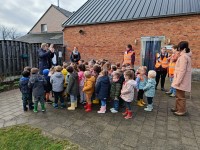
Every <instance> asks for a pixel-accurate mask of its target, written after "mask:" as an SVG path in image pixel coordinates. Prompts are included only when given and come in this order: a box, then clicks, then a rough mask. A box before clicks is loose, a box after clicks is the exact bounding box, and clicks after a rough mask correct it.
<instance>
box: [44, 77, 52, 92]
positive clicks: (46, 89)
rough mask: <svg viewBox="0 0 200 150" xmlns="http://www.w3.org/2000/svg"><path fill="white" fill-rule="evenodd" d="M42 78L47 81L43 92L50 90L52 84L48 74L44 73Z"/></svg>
mask: <svg viewBox="0 0 200 150" xmlns="http://www.w3.org/2000/svg"><path fill="white" fill-rule="evenodd" d="M44 78H45V80H46V81H47V85H46V86H45V92H47V93H49V92H50V91H51V90H52V85H51V83H50V76H48V75H44Z"/></svg>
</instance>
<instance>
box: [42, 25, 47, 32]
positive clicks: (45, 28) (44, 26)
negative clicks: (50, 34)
mask: <svg viewBox="0 0 200 150" xmlns="http://www.w3.org/2000/svg"><path fill="white" fill-rule="evenodd" d="M41 32H47V24H41Z"/></svg>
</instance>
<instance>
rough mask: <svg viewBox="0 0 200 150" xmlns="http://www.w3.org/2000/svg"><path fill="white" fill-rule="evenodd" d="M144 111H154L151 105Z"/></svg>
mask: <svg viewBox="0 0 200 150" xmlns="http://www.w3.org/2000/svg"><path fill="white" fill-rule="evenodd" d="M144 110H145V111H152V110H153V107H152V106H151V105H148V106H147V107H146V108H145V109H144Z"/></svg>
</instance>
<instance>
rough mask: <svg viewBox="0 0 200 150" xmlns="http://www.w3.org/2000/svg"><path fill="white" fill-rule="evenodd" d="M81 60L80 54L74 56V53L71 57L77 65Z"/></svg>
mask: <svg viewBox="0 0 200 150" xmlns="http://www.w3.org/2000/svg"><path fill="white" fill-rule="evenodd" d="M80 59H81V55H80V53H79V52H78V53H77V54H74V53H73V52H72V53H71V56H70V60H71V62H75V63H77V62H78V61H79V60H80Z"/></svg>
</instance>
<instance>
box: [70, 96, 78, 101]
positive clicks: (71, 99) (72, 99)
mask: <svg viewBox="0 0 200 150" xmlns="http://www.w3.org/2000/svg"><path fill="white" fill-rule="evenodd" d="M70 101H71V103H75V102H76V101H77V96H76V95H70Z"/></svg>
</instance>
